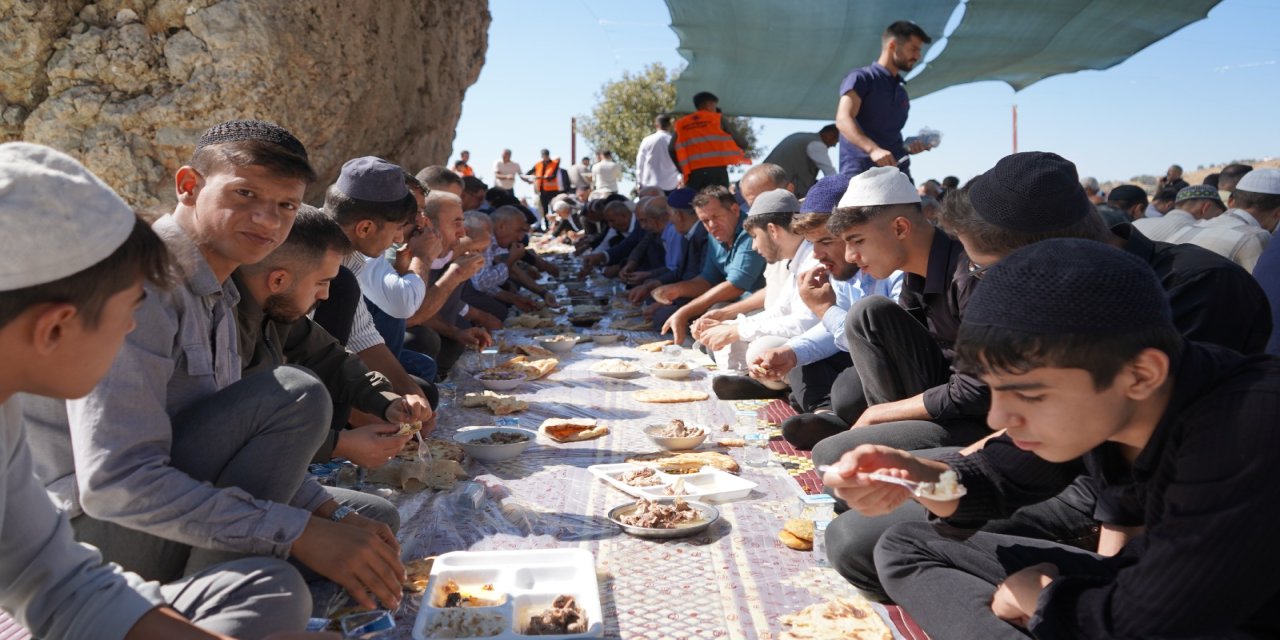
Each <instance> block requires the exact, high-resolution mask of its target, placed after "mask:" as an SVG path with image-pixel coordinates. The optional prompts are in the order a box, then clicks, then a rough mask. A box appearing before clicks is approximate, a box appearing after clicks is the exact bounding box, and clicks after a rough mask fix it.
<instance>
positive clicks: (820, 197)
mask: <svg viewBox="0 0 1280 640" xmlns="http://www.w3.org/2000/svg"><path fill="white" fill-rule="evenodd" d="M848 188H849V176H846V175H844V174H842V173H837V174H836V175H834V176H827V177H825V178H823V179H821V180H819V181H817V182H815V183H813V186H812V187H809V192H808V193H806V194H805V195H804V200H803V201H802V202H801V203H800V213H831V212H832V211H835V209H836V207H837V206H838V205H839V204H840V197H841V196H843V195H844V192H845V190H847V189H848Z"/></svg>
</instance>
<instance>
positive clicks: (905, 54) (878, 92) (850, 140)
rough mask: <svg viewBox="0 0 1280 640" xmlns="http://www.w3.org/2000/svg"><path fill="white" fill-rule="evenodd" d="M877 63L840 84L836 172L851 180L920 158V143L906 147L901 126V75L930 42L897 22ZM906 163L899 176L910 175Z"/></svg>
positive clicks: (905, 102) (904, 106) (906, 103)
mask: <svg viewBox="0 0 1280 640" xmlns="http://www.w3.org/2000/svg"><path fill="white" fill-rule="evenodd" d="M880 41H881V45H880V58H879V59H878V60H877V61H875V62H873V63H871V64H870V65H867V66H865V67H859V68H857V69H854V70H853V71H851V72H849V75H847V76H845V78H844V81H843V82H841V83H840V106H839V107H837V109H836V128H838V129H839V130H840V173H843V174H845V175H847V176H855V175H857V174H859V173H862V172H863V171H866V170H867V169H870V168H871V167H892V166H895V165H897V164H898V160H899V158H905V157H906V156H907V154H908V153H920V152H921V151H924V150H925V146H924V145H923V144H922V143H920V142H918V141H917V142H912V143H911V144H909V145H904V143H903V140H902V125H904V124H906V123H907V111H908V110H909V109H910V108H911V103H910V100H909V99H908V98H907V90H906V89H904V88H903V86H902V83H903V80H902V76H903V74H905V73H907V72H908V71H911V69H913V68H914V67H915V66H916V63H918V62H920V59H921V58H922V57H923V56H924V45H926V44H929V43H930V42H933V39H932V38H930V37H929V35H928V34H926V33H925V32H924V29H921V28H920V25H918V24H916V23H914V22H911V21H909V20H899V21H898V22H895V23H893V24H891V25H889V27H888V28H887V29H885V30H884V35H883V36H881V39H880ZM910 164H911V162H910V161H909V160H907V161H904V162H903V163H902V166H901V169H902V172H903V173H905V174H907V177H910V176H911V171H910V169H909V165H910Z"/></svg>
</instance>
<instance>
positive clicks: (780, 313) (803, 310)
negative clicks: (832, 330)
mask: <svg viewBox="0 0 1280 640" xmlns="http://www.w3.org/2000/svg"><path fill="white" fill-rule="evenodd" d="M774 264H778V265H782V267H783V269H785V273H786V277H785V278H782V279H781V281H780V282H777V283H776V284H777V285H778V287H777V289H778V292H777V295H775V296H774V297H773V299H772V300H770V299H769V298H767V297H766V299H765V303H764V311H761V312H760V313H757V314H755V315H751V316H738V339H739V340H742V341H751V340H754V339H756V338H758V337H760V336H778V337H782V338H790V337H792V336H798V335H800V334H802V333H804V332H805V331H806V330H808V329H809V328H810V327H812V326H814V325H816V324H818V316H815V315H813V312H812V311H810V310H809V307H808V306H806V305H805V304H804V301H802V300H801V299H800V287H799V286H798V280H799V278H800V274H801V273H804V272H805V271H807V270H809V269H812V268H814V267H816V266H818V264H819V263H818V261H817V260H816V259H815V258H814V257H813V245H812V244H811V243H810V242H809V241H808V240H805V241H804V242H802V243H800V246H799V247H798V248H797V249H796V255H795V257H793V258H791V259H790V260H779V261H778V262H776V263H774ZM770 266H772V265H770ZM774 284H775V283H773V282H770V283H769V285H768V286H769V287H770V288H773V285H774ZM766 293H768V292H767V291H766Z"/></svg>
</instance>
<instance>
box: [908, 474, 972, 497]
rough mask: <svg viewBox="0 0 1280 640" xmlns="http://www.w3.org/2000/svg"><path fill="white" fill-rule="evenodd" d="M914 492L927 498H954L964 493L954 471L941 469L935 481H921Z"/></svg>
mask: <svg viewBox="0 0 1280 640" xmlns="http://www.w3.org/2000/svg"><path fill="white" fill-rule="evenodd" d="M915 494H916V495H917V496H919V497H921V498H927V499H929V500H943V501H945V500H955V499H956V498H959V497H961V496H963V495H964V494H965V489H964V487H962V486H960V482H959V479H958V478H957V477H956V472H954V471H943V472H942V475H940V476H938V481H937V482H921V483H920V486H918V487H916V491H915Z"/></svg>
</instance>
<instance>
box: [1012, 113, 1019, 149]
mask: <svg viewBox="0 0 1280 640" xmlns="http://www.w3.org/2000/svg"><path fill="white" fill-rule="evenodd" d="M1013 152H1014V153H1017V152H1018V105H1016V104H1015V105H1013Z"/></svg>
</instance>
